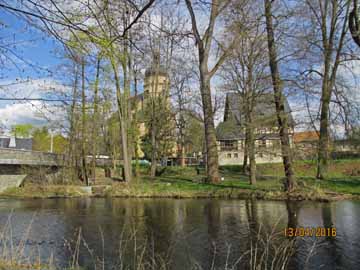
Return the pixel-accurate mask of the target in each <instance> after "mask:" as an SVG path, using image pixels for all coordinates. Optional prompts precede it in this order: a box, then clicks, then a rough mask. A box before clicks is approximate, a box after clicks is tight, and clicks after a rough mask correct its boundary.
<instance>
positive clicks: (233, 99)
mask: <svg viewBox="0 0 360 270" xmlns="http://www.w3.org/2000/svg"><path fill="white" fill-rule="evenodd" d="M246 102H247V101H246ZM244 104H245V102H244V101H243V96H242V95H241V94H240V93H228V94H227V95H226V102H225V114H224V121H227V120H228V119H230V118H233V119H234V120H235V121H236V122H237V123H238V124H240V125H243V124H244V123H245V113H244V108H243V105H244ZM284 105H285V112H286V113H287V114H288V117H289V121H290V124H291V125H294V119H293V117H292V115H291V109H290V106H289V103H288V101H287V99H285V100H284ZM254 115H255V119H257V120H261V121H266V120H267V119H268V120H271V122H275V121H277V120H276V109H275V100H274V94H273V93H263V94H261V95H259V96H258V97H256V104H255V108H254Z"/></svg>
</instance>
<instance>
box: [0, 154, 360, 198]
mask: <svg viewBox="0 0 360 270" xmlns="http://www.w3.org/2000/svg"><path fill="white" fill-rule="evenodd" d="M281 166H282V165H281V164H261V165H258V172H259V175H258V177H257V179H258V180H257V183H256V184H255V185H250V184H249V183H248V178H247V176H245V175H243V174H241V168H240V167H239V166H225V167H222V168H221V176H222V177H223V181H221V182H220V183H218V184H206V183H203V182H202V180H203V178H204V177H205V175H204V172H203V171H200V173H199V174H198V173H197V171H196V169H195V168H191V167H186V168H181V167H166V168H165V169H164V170H163V171H162V172H161V174H160V175H159V176H157V177H156V178H155V179H151V178H150V177H149V176H147V175H146V173H145V170H143V174H142V175H141V176H140V177H138V178H137V179H135V180H134V182H133V183H132V184H131V185H130V184H127V183H123V182H118V181H111V180H110V179H107V180H106V181H104V179H103V180H102V181H101V180H100V183H99V182H98V183H97V184H95V185H94V186H93V187H92V192H91V193H89V189H86V188H85V187H84V186H80V185H36V184H30V183H26V184H25V185H24V187H20V188H10V189H7V190H6V191H4V192H3V193H1V194H0V197H1V198H25V199H26V198H61V197H65V198H72V197H83V196H97V197H141V198H143V197H146V198H150V197H151V198H231V199H247V198H256V199H265V200H286V199H290V200H314V201H333V200H342V199H360V173H359V175H356V174H357V173H358V172H359V171H357V170H360V161H359V160H341V161H334V162H333V163H332V164H331V165H330V168H329V179H327V180H316V179H315V172H316V170H315V164H314V163H313V162H297V163H296V164H295V169H296V172H297V188H296V190H295V191H294V192H292V193H290V194H287V193H285V192H283V191H282V187H283V184H282V181H283V174H282V168H281ZM358 168H359V169H358Z"/></svg>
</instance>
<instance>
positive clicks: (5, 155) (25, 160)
mask: <svg viewBox="0 0 360 270" xmlns="http://www.w3.org/2000/svg"><path fill="white" fill-rule="evenodd" d="M64 158H65V157H64V155H58V154H54V153H46V152H40V151H30V150H19V149H11V148H0V166H1V165H27V166H49V167H51V166H55V167H62V166H63V164H64Z"/></svg>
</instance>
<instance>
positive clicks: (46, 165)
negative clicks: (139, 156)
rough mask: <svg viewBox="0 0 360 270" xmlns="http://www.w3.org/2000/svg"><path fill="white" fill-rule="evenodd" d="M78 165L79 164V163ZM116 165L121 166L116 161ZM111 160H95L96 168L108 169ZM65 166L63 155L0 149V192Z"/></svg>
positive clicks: (52, 172) (51, 173)
mask: <svg viewBox="0 0 360 270" xmlns="http://www.w3.org/2000/svg"><path fill="white" fill-rule="evenodd" d="M92 160H93V159H92V157H91V156H88V157H87V158H86V162H87V164H91V162H92ZM79 164H80V163H79ZM117 164H121V162H120V161H117ZM111 165H112V160H111V159H109V158H97V159H96V166H100V167H109V166H111ZM64 166H65V155H60V154H55V153H48V152H40V151H31V150H19V149H13V148H0V192H1V191H3V190H5V189H6V188H9V187H18V186H20V185H21V184H22V182H23V181H24V179H25V178H26V177H27V176H28V175H30V174H35V175H36V174H37V173H38V172H39V171H41V173H42V174H43V175H44V174H46V175H49V176H51V175H54V174H56V173H57V172H58V171H59V169H61V168H62V167H64Z"/></svg>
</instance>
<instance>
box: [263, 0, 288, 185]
mask: <svg viewBox="0 0 360 270" xmlns="http://www.w3.org/2000/svg"><path fill="white" fill-rule="evenodd" d="M272 2H273V1H272V0H264V5H265V18H266V32H267V43H268V53H269V57H268V58H269V66H270V70H271V78H272V82H273V90H274V100H275V107H276V117H277V121H278V127H279V135H280V142H281V154H282V157H283V164H284V170H285V176H286V182H285V190H286V191H288V192H290V191H292V190H293V188H294V184H295V176H294V169H293V163H292V155H291V145H290V139H289V121H288V117H287V113H286V112H285V105H284V94H283V89H282V88H283V85H282V81H281V77H280V71H279V66H278V60H279V59H278V57H277V48H276V41H275V34H274V26H273V12H272Z"/></svg>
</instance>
